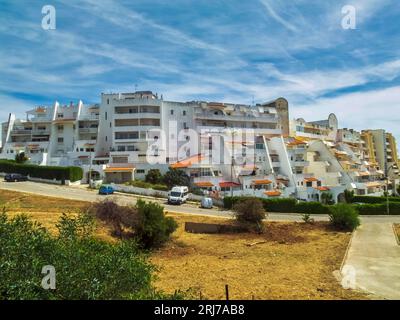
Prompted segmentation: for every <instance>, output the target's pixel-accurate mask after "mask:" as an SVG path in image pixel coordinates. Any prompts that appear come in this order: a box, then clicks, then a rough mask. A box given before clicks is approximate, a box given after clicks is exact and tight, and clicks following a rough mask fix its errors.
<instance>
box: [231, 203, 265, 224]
mask: <svg viewBox="0 0 400 320" xmlns="http://www.w3.org/2000/svg"><path fill="white" fill-rule="evenodd" d="M233 210H234V211H235V217H236V220H238V221H239V222H245V223H251V224H261V223H262V220H263V219H265V217H266V212H265V210H264V207H263V203H262V201H261V200H260V199H247V200H244V201H239V202H237V203H236V204H235V206H234V207H233Z"/></svg>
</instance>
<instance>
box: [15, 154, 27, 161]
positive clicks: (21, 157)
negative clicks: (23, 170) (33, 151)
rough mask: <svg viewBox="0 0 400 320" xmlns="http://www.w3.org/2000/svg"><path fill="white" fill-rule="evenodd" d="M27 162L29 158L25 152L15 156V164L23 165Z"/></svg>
mask: <svg viewBox="0 0 400 320" xmlns="http://www.w3.org/2000/svg"><path fill="white" fill-rule="evenodd" d="M28 160H29V158H28V157H27V156H26V155H25V152H20V153H17V154H16V155H15V162H16V163H25V162H27V161H28Z"/></svg>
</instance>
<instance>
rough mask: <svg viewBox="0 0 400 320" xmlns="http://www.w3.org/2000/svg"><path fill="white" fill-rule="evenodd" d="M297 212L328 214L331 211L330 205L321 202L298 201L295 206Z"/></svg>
mask: <svg viewBox="0 0 400 320" xmlns="http://www.w3.org/2000/svg"><path fill="white" fill-rule="evenodd" d="M295 212H297V213H309V214H326V213H328V212H329V206H327V205H324V204H322V203H320V202H314V201H312V202H303V201H301V202H298V203H297V204H296V207H295Z"/></svg>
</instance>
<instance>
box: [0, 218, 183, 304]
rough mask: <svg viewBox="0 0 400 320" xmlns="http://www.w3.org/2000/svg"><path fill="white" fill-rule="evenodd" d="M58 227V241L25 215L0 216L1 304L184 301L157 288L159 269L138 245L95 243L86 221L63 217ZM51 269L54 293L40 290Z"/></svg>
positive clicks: (177, 295)
mask: <svg viewBox="0 0 400 320" xmlns="http://www.w3.org/2000/svg"><path fill="white" fill-rule="evenodd" d="M58 228H59V235H58V236H56V237H55V236H52V235H50V234H49V232H48V231H47V230H46V229H45V228H43V227H42V226H41V225H39V224H38V223H35V222H32V221H31V220H30V219H29V218H28V217H26V216H23V215H19V216H16V217H14V218H8V217H7V215H6V214H5V213H2V214H0V234H1V237H0V248H1V250H0V300H7V299H10V300H15V299H24V300H25V299H51V300H53V299H67V300H87V299H101V300H103V299H164V298H169V297H170V298H171V297H172V298H177V299H178V298H181V297H182V295H181V294H179V293H178V294H176V295H173V296H168V295H166V294H163V293H162V292H159V291H157V290H155V289H154V287H153V286H152V279H153V272H154V270H155V268H154V266H153V265H151V264H150V263H149V262H148V260H147V257H146V256H145V255H144V254H143V253H141V251H140V250H139V248H138V246H137V244H136V242H135V241H133V240H123V241H118V242H117V243H109V242H105V241H101V240H99V239H96V238H95V237H94V236H93V234H92V233H91V230H92V222H91V220H90V218H89V219H88V218H87V217H74V218H71V217H68V216H66V215H64V216H63V217H62V219H61V221H60V222H59V223H58ZM46 265H51V266H54V268H55V271H56V289H54V290H51V289H49V290H45V289H43V288H42V286H41V281H42V278H43V276H44V275H43V274H42V268H43V266H46Z"/></svg>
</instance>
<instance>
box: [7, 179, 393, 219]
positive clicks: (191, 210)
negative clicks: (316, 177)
mask: <svg viewBox="0 0 400 320" xmlns="http://www.w3.org/2000/svg"><path fill="white" fill-rule="evenodd" d="M1 189H4V190H11V191H19V192H26V193H33V194H37V195H42V196H49V197H57V198H65V199H73V200H81V201H89V202H95V201H99V200H103V199H105V198H106V197H110V198H113V199H115V200H116V201H117V202H118V203H119V204H122V205H127V204H131V205H134V204H135V203H136V200H137V199H140V198H142V199H145V200H151V201H155V202H158V203H160V204H162V205H163V206H164V208H165V210H166V211H168V212H175V213H180V214H195V215H203V216H213V217H225V218H229V217H232V211H227V210H222V209H219V208H213V209H202V208H200V207H199V206H198V205H196V204H194V203H186V204H183V205H180V206H178V205H169V204H167V202H166V200H165V199H157V198H151V197H143V196H136V195H130V194H129V195H128V194H124V193H115V194H114V195H109V196H103V195H99V194H98V193H97V191H96V190H90V189H88V188H86V187H85V186H60V185H52V184H46V183H38V182H31V181H27V182H11V183H10V182H5V181H0V190H1ZM311 217H312V218H314V219H315V220H316V221H327V220H328V216H327V215H312V216H311ZM268 220H271V221H302V220H301V215H300V214H298V213H269V216H268ZM361 221H362V223H369V222H374V223H380V222H381V223H388V222H397V223H400V216H363V217H361Z"/></svg>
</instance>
